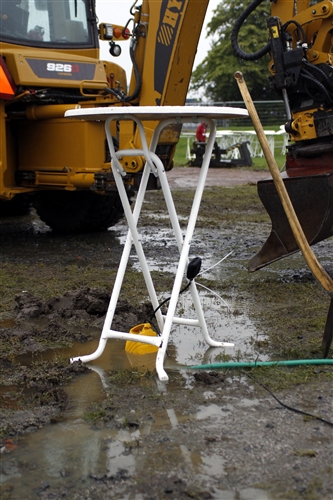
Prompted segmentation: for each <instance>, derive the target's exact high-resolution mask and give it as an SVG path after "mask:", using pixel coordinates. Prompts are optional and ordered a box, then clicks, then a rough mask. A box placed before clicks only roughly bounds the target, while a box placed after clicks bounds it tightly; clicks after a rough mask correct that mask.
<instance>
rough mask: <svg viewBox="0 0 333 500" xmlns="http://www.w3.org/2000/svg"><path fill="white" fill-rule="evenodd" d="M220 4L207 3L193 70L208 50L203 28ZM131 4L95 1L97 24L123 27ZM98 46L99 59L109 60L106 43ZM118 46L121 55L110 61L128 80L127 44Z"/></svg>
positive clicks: (217, 0) (212, 0) (131, 0)
mask: <svg viewBox="0 0 333 500" xmlns="http://www.w3.org/2000/svg"><path fill="white" fill-rule="evenodd" d="M220 2H221V0H210V2H209V5H208V9H207V14H206V17H205V21H204V26H203V30H202V34H201V37H200V40H199V44H198V50H197V54H196V57H195V61H194V68H195V67H196V66H197V65H198V64H199V63H200V62H201V61H202V60H203V59H204V58H205V57H206V54H207V52H208V50H209V44H210V42H209V41H208V40H207V39H206V38H205V32H206V30H205V26H206V25H207V23H208V22H209V21H210V19H211V17H212V13H213V10H214V9H216V7H217V5H218V4H219V3H220ZM133 3H134V0H96V9H97V16H98V18H99V22H100V23H101V22H104V23H110V24H112V23H114V24H120V25H125V24H126V23H127V21H128V19H129V18H130V14H129V9H130V8H131V6H132V5H133ZM139 4H140V2H139ZM100 45H101V59H104V60H111V56H110V54H109V44H108V42H102V41H101V42H100ZM120 45H121V47H122V48H123V50H122V54H121V55H120V56H119V57H118V58H112V60H113V61H114V62H116V63H117V64H119V65H120V66H122V67H123V68H124V69H125V70H126V73H127V78H128V79H129V78H130V74H131V67H132V65H131V62H130V58H129V55H128V43H127V42H123V43H120Z"/></svg>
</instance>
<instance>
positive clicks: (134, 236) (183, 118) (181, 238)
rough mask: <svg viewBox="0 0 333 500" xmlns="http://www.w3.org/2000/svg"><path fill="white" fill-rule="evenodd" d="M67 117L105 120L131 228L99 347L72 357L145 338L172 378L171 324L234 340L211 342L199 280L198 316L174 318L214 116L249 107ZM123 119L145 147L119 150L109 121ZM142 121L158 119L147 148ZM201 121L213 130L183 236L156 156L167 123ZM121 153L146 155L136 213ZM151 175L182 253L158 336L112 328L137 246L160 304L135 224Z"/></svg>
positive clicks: (98, 111) (160, 370)
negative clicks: (166, 360) (157, 183)
mask: <svg viewBox="0 0 333 500" xmlns="http://www.w3.org/2000/svg"><path fill="white" fill-rule="evenodd" d="M65 116H66V117H68V118H75V119H84V120H96V121H101V120H103V121H105V131H106V136H107V141H108V144H109V148H110V153H111V165H112V173H113V176H114V178H115V182H116V186H117V189H118V192H119V196H120V198H121V202H122V204H123V208H124V213H125V217H126V220H127V224H128V227H129V231H128V234H127V239H126V243H125V246H124V249H123V254H122V257H121V261H120V264H119V268H118V273H117V276H116V280H115V283H114V286H113V291H112V294H111V299H110V303H109V307H108V311H107V314H106V318H105V322H104V326H103V329H102V333H101V336H100V341H99V345H98V348H97V349H96V351H95V352H94V353H92V354H89V355H84V356H77V357H75V358H72V359H71V362H73V361H77V360H79V359H80V360H81V361H83V362H89V361H92V360H94V359H96V358H98V357H99V356H100V355H101V354H102V353H103V351H104V348H105V346H106V343H107V340H108V339H123V340H132V341H135V342H144V343H147V344H152V345H155V346H156V347H157V348H158V351H157V355H156V372H157V375H158V377H159V379H160V380H163V381H165V380H168V375H167V373H166V372H165V370H164V366H163V364H164V357H165V353H166V349H167V346H168V341H169V335H170V331H171V328H172V325H173V324H183V325H188V326H193V327H200V328H201V331H202V335H203V338H204V340H205V341H206V342H207V344H208V345H209V346H212V347H232V346H233V344H230V343H225V342H218V341H215V340H213V339H212V338H211V337H210V336H209V333H208V329H207V324H206V321H205V317H204V313H203V310H202V306H201V302H200V298H199V294H198V291H197V287H196V284H195V280H192V281H191V283H190V286H189V289H190V293H191V296H192V300H193V304H194V308H195V312H196V316H197V319H189V318H183V317H176V316H175V312H176V307H177V301H178V297H179V292H180V290H181V285H182V281H183V278H184V273H185V270H186V267H187V264H188V262H189V260H188V257H189V251H190V245H191V241H192V237H193V232H194V229H195V224H196V221H197V217H198V212H199V208H200V203H201V199H202V194H203V191H204V186H205V181H206V177H207V172H208V168H209V162H210V157H211V154H212V151H213V148H214V141H215V134H216V125H215V122H214V119H220V120H221V119H230V118H236V117H240V116H242V117H244V116H248V114H247V111H246V110H244V109H239V108H226V107H199V106H184V107H183V106H161V107H159V106H145V107H140V106H138V107H135V106H131V107H104V108H79V109H74V110H70V111H67V112H66V114H65ZM121 120H132V121H134V122H135V123H136V124H137V127H138V130H139V133H140V138H141V145H142V148H141V149H126V150H119V151H116V150H115V146H114V142H113V138H112V135H111V130H110V125H111V122H112V121H121ZM144 121H158V122H159V124H158V125H157V127H156V129H155V131H154V133H153V137H152V139H151V144H150V147H148V144H147V139H146V134H145V129H144V125H143V123H142V122H144ZM201 121H205V122H206V123H207V124H208V126H209V129H210V134H209V138H208V141H207V147H206V154H205V157H204V161H203V164H202V167H201V169H200V175H199V179H198V185H197V188H196V191H195V194H194V198H193V203H192V208H191V213H190V217H189V219H188V225H187V229H186V232H185V234H184V235H183V233H182V230H181V228H180V225H179V220H178V216H177V212H176V209H175V205H174V202H173V198H172V194H171V190H170V186H169V183H168V179H167V174H166V172H165V169H164V166H163V164H162V162H161V160H160V158H159V157H158V156H157V155H156V154H155V149H156V146H157V143H158V139H159V136H160V133H161V131H162V130H163V129H164V128H165V127H167V126H168V125H170V124H175V123H176V124H181V123H189V122H193V123H199V122H201ZM122 156H144V158H145V160H146V164H145V166H144V169H143V173H142V179H141V183H140V186H139V190H138V193H137V197H136V201H135V206H134V209H133V211H132V209H131V206H130V203H129V201H128V197H127V193H126V189H125V186H124V182H123V177H125V176H126V171H125V170H124V169H123V167H122V165H121V163H120V161H119V159H121V158H122ZM151 173H152V174H153V175H155V176H156V177H158V178H159V180H160V184H161V188H162V191H163V195H164V199H165V203H166V208H167V211H168V214H169V217H170V221H171V226H172V229H173V232H174V235H175V239H176V242H177V245H178V249H179V254H180V256H179V262H178V268H177V272H176V276H175V280H174V284H173V289H172V293H171V298H170V302H169V306H168V309H167V313H166V314H162V312H161V310H160V309H158V310H157V312H156V320H157V323H158V326H159V329H160V332H161V334H160V336H157V337H151V336H144V335H136V334H130V333H128V332H119V331H116V330H112V329H111V325H112V321H113V317H114V314H115V310H116V306H117V302H118V299H119V295H120V291H121V287H122V283H123V279H124V276H125V272H126V266H127V263H128V259H129V256H130V252H131V248H132V245H133V244H134V247H135V250H136V253H137V255H138V258H139V262H140V266H141V270H142V274H143V277H144V280H145V283H146V287H147V290H148V293H149V297H150V300H151V303H152V306H153V308H154V310H156V309H157V308H158V306H159V302H158V299H157V295H156V291H155V288H154V284H153V280H152V277H151V274H150V271H149V267H148V264H147V260H146V257H145V254H144V251H143V247H142V244H141V241H140V236H139V233H138V228H137V224H138V220H139V216H140V212H141V209H142V204H143V201H144V197H145V193H146V189H147V183H148V179H149V176H150V174H151Z"/></svg>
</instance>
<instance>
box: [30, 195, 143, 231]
mask: <svg viewBox="0 0 333 500" xmlns="http://www.w3.org/2000/svg"><path fill="white" fill-rule="evenodd" d="M132 194H133V193H132V192H129V193H128V196H129V199H130V197H131V196H132ZM34 207H35V209H36V212H37V214H38V215H39V217H40V218H41V220H42V221H43V222H45V223H46V224H47V225H48V226H49V227H50V228H51V229H52V230H53V231H55V232H58V233H82V232H93V231H102V230H105V229H107V228H108V227H110V226H113V225H114V224H116V222H118V221H119V219H121V218H122V217H123V215H124V210H123V207H122V204H121V200H120V197H119V194H118V193H117V192H114V193H111V194H108V195H98V194H95V193H93V192H91V191H75V192H68V191H43V192H41V193H39V195H38V197H37V198H36V199H35V201H34Z"/></svg>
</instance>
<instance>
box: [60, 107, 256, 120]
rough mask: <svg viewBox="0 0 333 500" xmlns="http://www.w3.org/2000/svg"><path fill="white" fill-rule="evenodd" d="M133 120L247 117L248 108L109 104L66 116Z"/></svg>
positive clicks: (87, 118)
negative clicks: (112, 117)
mask: <svg viewBox="0 0 333 500" xmlns="http://www.w3.org/2000/svg"><path fill="white" fill-rule="evenodd" d="M112 115H114V116H117V117H119V118H120V119H122V120H131V119H132V118H133V116H135V117H137V118H139V119H141V120H151V121H154V120H164V119H167V118H187V117H188V118H189V119H192V120H193V119H196V118H200V119H202V118H215V119H226V118H237V117H247V116H248V112H247V110H246V109H241V108H231V107H218V106H119V107H118V106H108V107H96V108H77V109H71V110H68V111H66V113H65V117H66V118H76V119H81V120H95V121H96V120H104V121H105V120H107V119H108V118H109V117H110V116H112Z"/></svg>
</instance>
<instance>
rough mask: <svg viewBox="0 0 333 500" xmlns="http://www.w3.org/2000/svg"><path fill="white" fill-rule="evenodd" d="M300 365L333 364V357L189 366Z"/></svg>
mask: <svg viewBox="0 0 333 500" xmlns="http://www.w3.org/2000/svg"><path fill="white" fill-rule="evenodd" d="M300 365H333V359H293V360H288V361H227V362H225V363H211V364H206V365H194V366H188V367H187V368H190V369H193V370H217V369H219V368H257V367H259V366H300Z"/></svg>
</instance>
